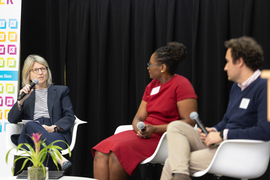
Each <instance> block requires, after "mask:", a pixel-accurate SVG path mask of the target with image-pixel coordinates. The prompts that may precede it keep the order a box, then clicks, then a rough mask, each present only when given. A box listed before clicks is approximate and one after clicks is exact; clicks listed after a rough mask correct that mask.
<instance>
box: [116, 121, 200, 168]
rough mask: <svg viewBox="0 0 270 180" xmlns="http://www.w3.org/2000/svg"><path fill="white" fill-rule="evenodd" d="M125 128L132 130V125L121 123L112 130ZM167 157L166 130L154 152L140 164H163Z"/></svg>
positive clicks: (125, 129)
mask: <svg viewBox="0 0 270 180" xmlns="http://www.w3.org/2000/svg"><path fill="white" fill-rule="evenodd" d="M194 129H197V125H195V127H194ZM127 130H133V127H132V125H121V126H118V127H117V128H116V130H115V132H114V134H117V133H120V132H123V131H127ZM167 157H168V149H167V132H165V133H163V135H162V136H161V138H160V140H159V142H158V145H157V148H156V150H155V152H154V153H153V154H152V155H151V156H150V157H149V158H147V159H145V160H143V161H142V162H141V164H147V163H151V164H162V165H164V163H165V160H166V159H167Z"/></svg>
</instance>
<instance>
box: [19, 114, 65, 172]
mask: <svg viewBox="0 0 270 180" xmlns="http://www.w3.org/2000/svg"><path fill="white" fill-rule="evenodd" d="M43 124H44V125H47V126H51V125H52V123H51V120H50V119H49V118H39V119H37V120H35V121H29V122H28V123H26V124H25V125H24V127H23V130H22V132H21V134H20V136H19V138H18V144H21V143H28V144H29V145H30V146H32V147H33V148H34V149H35V145H34V142H33V140H32V138H31V136H32V134H33V133H40V134H42V135H41V140H44V139H45V144H46V145H49V144H50V143H52V142H53V141H55V140H63V141H65V142H66V140H65V138H64V136H63V135H62V134H61V132H59V133H58V132H53V133H49V132H48V131H46V130H45V128H44V127H43V126H42V125H43ZM54 145H58V146H60V147H62V148H63V149H66V148H67V145H66V144H65V143H63V142H57V143H55V144H54ZM22 147H23V148H25V149H28V148H27V147H26V146H22ZM40 149H42V145H41V147H40ZM49 159H51V158H49ZM44 165H46V166H48V167H49V168H50V167H51V165H52V161H51V160H49V161H48V164H47V163H46V160H45V163H44Z"/></svg>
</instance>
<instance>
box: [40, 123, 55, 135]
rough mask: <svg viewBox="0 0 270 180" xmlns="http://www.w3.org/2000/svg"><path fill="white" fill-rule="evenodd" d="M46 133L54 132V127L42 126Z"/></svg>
mask: <svg viewBox="0 0 270 180" xmlns="http://www.w3.org/2000/svg"><path fill="white" fill-rule="evenodd" d="M42 126H43V127H44V128H45V130H46V131H48V133H52V132H54V127H53V126H47V125H44V124H43V125H42Z"/></svg>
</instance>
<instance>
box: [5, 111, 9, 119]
mask: <svg viewBox="0 0 270 180" xmlns="http://www.w3.org/2000/svg"><path fill="white" fill-rule="evenodd" d="M8 113H9V109H5V119H8Z"/></svg>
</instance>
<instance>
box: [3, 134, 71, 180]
mask: <svg viewBox="0 0 270 180" xmlns="http://www.w3.org/2000/svg"><path fill="white" fill-rule="evenodd" d="M41 135H42V134H39V133H33V134H32V136H31V138H32V140H33V141H34V145H35V150H34V149H33V148H32V146H30V145H29V144H28V143H21V144H19V145H18V146H17V151H18V150H21V151H24V153H23V154H21V155H22V156H17V157H16V159H15V160H14V163H15V162H16V161H18V160H19V159H25V160H24V162H23V165H22V167H21V169H20V171H22V170H23V168H24V167H25V165H26V163H27V162H28V161H31V162H32V164H33V166H32V167H28V179H29V180H47V179H48V167H45V166H44V164H43V162H44V161H45V159H46V157H47V155H48V154H49V155H50V156H51V158H52V160H53V163H54V164H55V165H56V167H57V170H59V168H58V163H57V159H56V156H58V157H59V158H60V159H62V156H61V154H60V152H59V151H60V150H63V148H61V147H60V146H57V145H54V144H55V143H57V142H64V143H65V144H66V145H67V147H68V150H69V156H71V152H70V149H69V145H68V144H67V143H66V142H65V141H63V140H56V141H54V142H52V143H51V144H49V145H46V144H45V142H44V141H45V139H44V140H41V139H40V137H41ZM23 145H24V146H26V147H27V148H28V149H29V150H27V149H25V148H24V147H22V146H23ZM40 145H42V146H43V148H42V149H41V148H40ZM15 148H16V147H15ZM12 149H13V148H12ZM12 149H10V150H9V151H8V152H7V154H6V163H7V162H8V155H9V153H10V151H11V150H12ZM23 155H27V156H23ZM20 171H19V172H20ZM12 173H14V172H12Z"/></svg>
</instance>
